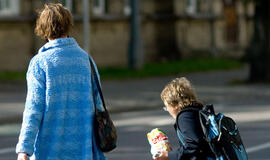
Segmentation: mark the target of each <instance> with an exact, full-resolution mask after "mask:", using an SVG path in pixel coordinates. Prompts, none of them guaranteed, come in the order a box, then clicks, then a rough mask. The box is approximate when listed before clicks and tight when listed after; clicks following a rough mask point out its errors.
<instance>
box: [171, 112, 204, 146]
mask: <svg viewBox="0 0 270 160" xmlns="http://www.w3.org/2000/svg"><path fill="white" fill-rule="evenodd" d="M187 111H200V109H199V108H196V107H187V108H184V109H182V110H181V111H180V112H179V114H178V115H177V118H176V127H177V131H176V133H177V136H178V138H179V140H180V142H181V143H182V144H183V146H184V147H186V141H185V136H184V134H183V133H182V131H181V129H180V126H179V124H178V117H179V116H180V115H181V114H182V113H183V112H187Z"/></svg>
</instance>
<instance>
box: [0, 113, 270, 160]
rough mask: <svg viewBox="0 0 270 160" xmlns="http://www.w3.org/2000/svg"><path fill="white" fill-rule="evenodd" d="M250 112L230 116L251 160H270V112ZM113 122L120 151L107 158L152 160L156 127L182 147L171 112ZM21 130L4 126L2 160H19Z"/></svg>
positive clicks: (117, 118)
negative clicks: (151, 135) (151, 140)
mask: <svg viewBox="0 0 270 160" xmlns="http://www.w3.org/2000/svg"><path fill="white" fill-rule="evenodd" d="M218 110H219V109H218ZM220 110H222V109H220ZM240 110H241V109H240ZM246 110H247V112H243V111H242V110H241V111H239V112H237V113H236V112H235V113H233V112H230V113H226V114H227V115H230V116H232V117H233V118H235V119H236V121H237V124H238V126H239V129H240V132H241V135H242V139H243V141H244V144H245V146H246V149H247V152H248V156H249V160H269V159H270V158H269V157H270V152H269V149H270V137H269V135H270V116H268V115H270V111H268V110H267V109H265V110H261V111H260V110H259V111H258V110H257V111H253V110H251V109H245V111H246ZM255 110H256V109H255ZM256 115H259V116H256ZM112 119H113V120H114V122H115V124H116V126H117V130H118V135H119V141H118V147H117V149H116V150H114V151H112V152H110V153H108V154H106V157H107V158H108V159H110V160H127V159H128V160H151V155H150V145H149V144H148V141H147V138H146V134H147V133H148V132H149V131H151V129H153V128H156V127H158V128H160V129H162V130H164V131H165V132H166V133H167V135H168V137H169V141H170V142H171V143H172V146H173V148H174V149H175V148H177V146H178V142H177V140H176V135H175V133H174V129H173V127H172V123H173V119H172V118H171V117H170V116H169V115H168V113H167V112H164V111H161V110H155V111H149V110H148V111H136V112H125V113H118V114H113V115H112ZM19 128H20V125H19V124H11V125H4V126H3V125H2V126H0V160H14V159H16V154H15V153H14V146H15V144H16V142H17V137H18V132H19Z"/></svg>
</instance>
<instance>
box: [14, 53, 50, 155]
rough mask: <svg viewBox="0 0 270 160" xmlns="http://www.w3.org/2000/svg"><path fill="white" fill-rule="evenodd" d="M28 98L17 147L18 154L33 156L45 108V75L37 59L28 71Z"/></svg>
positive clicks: (31, 63)
mask: <svg viewBox="0 0 270 160" xmlns="http://www.w3.org/2000/svg"><path fill="white" fill-rule="evenodd" d="M26 77H27V97H26V102H25V109H24V112H23V122H22V127H21V131H20V135H19V141H18V144H17V146H16V153H19V152H24V153H27V154H28V155H29V156H31V155H32V154H33V152H34V143H35V140H36V136H37V132H38V130H39V127H40V124H41V121H42V118H43V113H44V108H45V90H46V88H45V87H46V85H45V73H44V71H43V70H42V69H41V68H40V67H39V64H38V62H37V61H36V59H35V57H34V58H33V59H32V60H31V62H30V65H29V68H28V71H27V75H26Z"/></svg>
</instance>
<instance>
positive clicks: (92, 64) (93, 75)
mask: <svg viewBox="0 0 270 160" xmlns="http://www.w3.org/2000/svg"><path fill="white" fill-rule="evenodd" d="M89 62H90V66H91V71H92V73H91V83H92V90H93V95H94V96H93V97H94V98H93V99H94V106H95V112H97V106H96V99H95V96H96V94H95V88H94V87H95V84H96V86H97V89H98V93H99V96H100V98H101V101H102V105H103V108H104V109H105V111H106V112H107V109H106V105H105V101H104V98H103V94H102V90H101V87H100V83H99V80H98V77H97V72H96V70H95V66H94V63H93V61H92V59H91V58H90V57H89ZM93 80H94V81H95V83H94V82H93Z"/></svg>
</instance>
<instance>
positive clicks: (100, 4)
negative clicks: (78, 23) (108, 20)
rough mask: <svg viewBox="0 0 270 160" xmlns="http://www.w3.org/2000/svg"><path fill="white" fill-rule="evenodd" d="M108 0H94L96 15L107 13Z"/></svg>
mask: <svg viewBox="0 0 270 160" xmlns="http://www.w3.org/2000/svg"><path fill="white" fill-rule="evenodd" d="M105 3H106V1H105V0H94V5H93V6H94V7H93V12H94V14H96V15H102V14H104V13H105V6H106V4H105Z"/></svg>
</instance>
